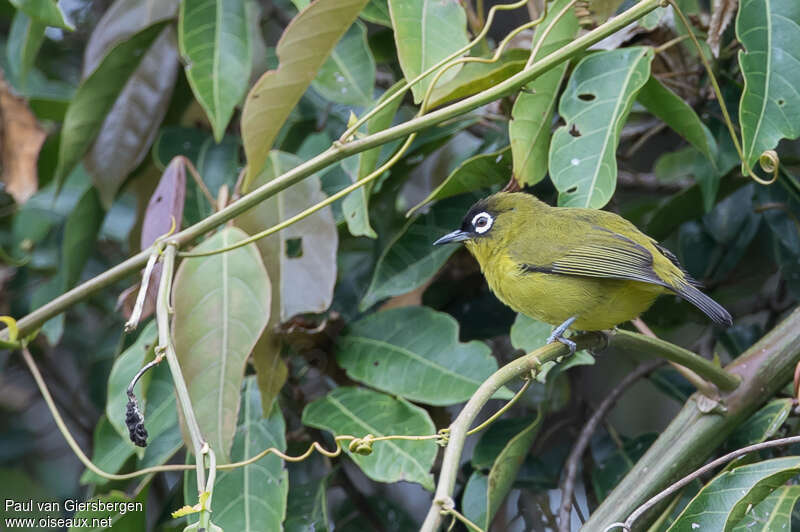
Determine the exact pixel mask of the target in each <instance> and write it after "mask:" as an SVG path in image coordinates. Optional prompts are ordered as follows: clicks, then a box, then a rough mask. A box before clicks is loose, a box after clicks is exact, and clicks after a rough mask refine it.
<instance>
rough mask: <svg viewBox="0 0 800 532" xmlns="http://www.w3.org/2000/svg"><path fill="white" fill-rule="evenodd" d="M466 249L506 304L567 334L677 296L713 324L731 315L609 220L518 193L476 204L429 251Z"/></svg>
mask: <svg viewBox="0 0 800 532" xmlns="http://www.w3.org/2000/svg"><path fill="white" fill-rule="evenodd" d="M448 242H464V243H465V244H466V247H467V249H468V250H469V251H470V253H472V255H473V256H474V257H475V258H476V259H477V260H478V263H479V264H480V267H481V271H482V272H483V274H484V276H485V277H486V280H487V281H488V283H489V287H490V288H491V290H492V292H494V294H495V295H496V296H497V297H498V298H499V299H500V300H501V301H502V302H503V303H505V304H506V305H508V306H509V307H511V308H512V309H514V310H515V311H517V312H521V313H523V314H526V315H528V316H530V317H532V318H536V319H538V320H540V321H543V322H545V323H549V324H551V325H556V326H557V327H556V328H555V330H554V331H553V334H552V335H551V336H550V338H549V339H548V343H550V342H553V341H559V342H561V343H563V344H566V345H567V346H568V347H569V348H570V350H571V351H574V350H575V343H574V342H572V341H571V340H569V339H567V338H564V336H563V334H564V332H565V331H566V330H567V329H576V330H584V331H597V330H601V329H609V328H612V327H614V326H615V325H618V324H620V323H622V322H624V321H628V320H630V319H633V318H635V317H637V316H638V315H639V314H641V313H642V312H644V311H645V310H647V309H648V308H649V307H650V305H652V304H653V301H655V299H656V298H657V297H658V296H659V295H661V294H667V293H674V294H677V295H679V296H680V297H682V298H683V299H685V300H686V301H689V302H690V303H692V304H693V305H694V306H696V307H697V308H699V309H700V310H702V311H703V312H704V313H705V314H706V315H707V316H708V317H709V318H711V319H712V320H713V321H714V322H715V323H718V324H721V325H726V326H730V325H731V324H732V321H731V315H730V314H729V313H728V311H726V310H725V309H724V308H723V307H722V306H721V305H720V304H719V303H717V302H716V301H714V300H713V299H711V298H710V297H708V296H707V295H705V294H704V293H702V292H701V291H700V290H698V286H699V283H698V282H697V281H695V280H694V279H692V277H691V276H690V275H689V274H688V273H687V272H686V270H684V269H683V267H682V266H681V265H680V263H679V262H678V258H677V257H676V256H675V255H673V254H672V253H671V252H670V251H669V250H667V249H666V248H664V247H662V246H660V245H659V244H658V242H656V241H655V240H653V239H652V238H650V237H649V236H647V235H645V234H644V233H642V232H641V231H639V230H638V229H637V228H636V227H635V226H634V225H633V224H632V223H630V222H629V221H627V220H625V219H624V218H622V217H620V216H617V215H616V214H614V213H611V212H607V211H600V210H595V209H576V208H561V207H551V206H549V205H547V204H546V203H544V202H542V201H539V200H538V199H537V198H535V197H534V196H533V195H531V194H528V193H525V192H499V193H497V194H494V195H492V196H489V197H488V198H484V199H482V200H480V201H478V202H477V203H475V205H473V206H472V207H471V208H470V210H469V211H468V212H467V214H466V216H465V217H464V220H463V222H462V223H461V227H460V228H459V229H457V230H455V231H453V232H452V233H449V234H447V235H445V236H443V237H441V238H440V239H438V240H437V241H436V242H434V245H439V244H446V243H448Z"/></svg>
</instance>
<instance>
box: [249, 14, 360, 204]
mask: <svg viewBox="0 0 800 532" xmlns="http://www.w3.org/2000/svg"><path fill="white" fill-rule="evenodd" d="M366 3H367V0H317V1H316V2H314V3H312V4H311V5H309V6H308V7H307V8H305V9H303V11H301V12H300V14H298V15H297V16H296V17H295V18H294V19H292V22H291V23H289V25H288V26H287V27H286V30H284V32H283V35H281V39H280V41H278V46H277V49H276V54H277V55H278V60H279V61H280V65H279V66H278V69H277V70H270V71H268V72H266V73H265V74H264V75H262V76H261V78H259V80H258V81H257V82H256V84H255V85H254V86H253V88H252V89H250V92H249V93H248V94H247V98H246V99H245V102H244V109H243V110H242V140H243V141H244V151H245V154H246V155H247V177H246V178H245V182H244V184H245V187H244V188H245V189H247V190H251V187H250V185H251V183H252V181H253V180H254V179H255V178H256V176H257V175H258V174H259V172H261V170H262V167H263V166H264V164H265V163H266V160H267V157H268V156H269V152H270V149H271V148H272V143H273V142H274V141H275V137H276V136H277V134H278V131H279V130H280V128H281V126H283V123H284V122H285V121H286V119H287V118H288V116H289V113H290V112H291V111H292V109H293V108H294V106H295V105H296V104H297V102H298V101H300V97H301V96H302V95H303V93H304V92H305V91H306V89H307V88H308V85H309V84H310V83H311V80H313V79H314V77H315V76H316V73H317V71H318V70H319V68H320V67H321V66H322V64H323V63H324V62H325V59H326V58H327V57H328V54H330V52H331V50H333V47H334V46H335V45H336V43H337V42H338V41H339V39H340V38H341V37H342V35H344V33H345V31H347V28H349V27H350V25H351V24H352V23H353V21H354V20H355V19H356V17H357V16H358V13H359V12H360V11H361V9H362V8H363V7H364V5H365V4H366Z"/></svg>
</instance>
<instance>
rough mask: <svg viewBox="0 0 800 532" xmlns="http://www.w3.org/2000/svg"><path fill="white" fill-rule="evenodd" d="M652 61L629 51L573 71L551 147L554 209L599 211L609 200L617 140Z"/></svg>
mask: <svg viewBox="0 0 800 532" xmlns="http://www.w3.org/2000/svg"><path fill="white" fill-rule="evenodd" d="M652 58H653V50H652V49H650V48H642V47H636V46H634V47H629V48H623V49H619V50H612V51H608V52H598V53H596V54H592V55H589V56H588V57H585V58H584V59H582V60H581V62H580V63H578V66H576V67H575V70H574V71H573V72H572V75H571V76H570V79H569V83H568V84H567V88H566V90H565V91H564V94H563V95H562V96H561V102H560V103H559V106H558V112H559V114H560V115H561V117H562V118H563V119H564V121H565V122H566V125H564V126H561V127H559V128H558V129H557V130H556V131H555V133H554V134H553V139H552V142H551V143H550V152H549V168H550V178H551V179H552V180H553V184H554V185H555V186H556V188H557V189H558V192H559V195H558V203H559V205H562V206H566V207H591V208H600V207H602V206H603V205H605V204H606V203H608V200H609V199H611V196H612V195H613V194H614V189H615V188H616V184H617V160H616V151H617V144H618V143H619V136H620V133H621V132H622V126H623V125H624V124H625V120H626V118H627V117H628V113H629V112H630V109H631V106H632V105H633V102H634V99H635V98H636V94H637V93H638V92H639V89H641V88H642V86H643V85H644V84H645V83H646V82H647V80H648V78H649V77H650V61H651V60H652Z"/></svg>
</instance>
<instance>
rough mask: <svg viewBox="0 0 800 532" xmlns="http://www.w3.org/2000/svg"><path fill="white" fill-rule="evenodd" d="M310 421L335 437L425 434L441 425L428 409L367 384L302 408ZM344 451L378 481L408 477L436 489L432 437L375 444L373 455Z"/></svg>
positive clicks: (341, 389) (340, 390) (306, 421)
mask: <svg viewBox="0 0 800 532" xmlns="http://www.w3.org/2000/svg"><path fill="white" fill-rule="evenodd" d="M303 423H304V424H305V425H308V426H311V427H316V428H319V429H325V430H328V431H330V432H332V433H333V434H334V435H337V436H338V435H344V434H349V435H352V436H356V437H364V436H366V435H367V434H372V435H373V436H375V437H379V436H388V435H390V434H396V435H409V436H424V435H429V434H434V433H435V431H436V427H435V426H434V424H433V421H431V418H430V416H428V413H427V412H426V411H425V410H423V409H422V408H420V407H418V406H414V405H412V404H411V403H409V402H407V401H405V400H404V399H395V398H393V397H390V396H388V395H385V394H382V393H379V392H374V391H371V390H366V389H362V388H350V387H339V388H336V389H335V390H333V391H332V392H330V393H329V394H328V395H326V396H325V397H323V398H321V399H317V400H316V401H314V402H312V403H310V404H309V405H308V406H306V408H305V409H304V410H303ZM344 446H345V452H346V453H347V454H348V455H350V457H351V458H352V459H353V460H354V461H355V462H356V464H358V466H359V467H360V468H361V469H362V470H363V471H364V473H365V474H366V475H367V476H368V477H369V478H371V479H373V480H377V481H378V482H397V481H399V480H405V481H408V482H417V483H419V484H422V487H424V488H425V489H427V490H430V491H433V475H431V474H430V469H431V467H432V466H433V461H434V459H435V458H436V450H437V448H438V447H437V445H436V442H435V441H433V440H421V441H404V440H388V441H381V442H375V443H374V446H373V451H372V453H371V454H369V455H361V454H355V453H352V452H350V451H349V450H348V449H347V443H345V444H344Z"/></svg>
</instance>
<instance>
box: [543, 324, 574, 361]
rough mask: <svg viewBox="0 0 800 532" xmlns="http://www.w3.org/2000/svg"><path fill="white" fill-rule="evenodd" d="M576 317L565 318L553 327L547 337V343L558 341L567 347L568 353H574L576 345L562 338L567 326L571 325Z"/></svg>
mask: <svg viewBox="0 0 800 532" xmlns="http://www.w3.org/2000/svg"><path fill="white" fill-rule="evenodd" d="M576 319H578V317H577V316H572V317H571V318H567V319H566V320H565V321H564V323H562V324H561V325H559V326H558V327H556V328H555V329H553V332H552V333H551V334H550V336H548V337H547V343H548V344H552V343H553V342H560V343H562V344H564V345H565V346H567V347H568V348H569V354H570V355H574V354H575V350H576V349H577V348H578V345H577V344H576V343H575V342H573V341H572V340H570V339H568V338H564V333H565V332H566V330H567V329H569V326H570V325H572V323H573V322H574V321H575V320H576Z"/></svg>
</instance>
